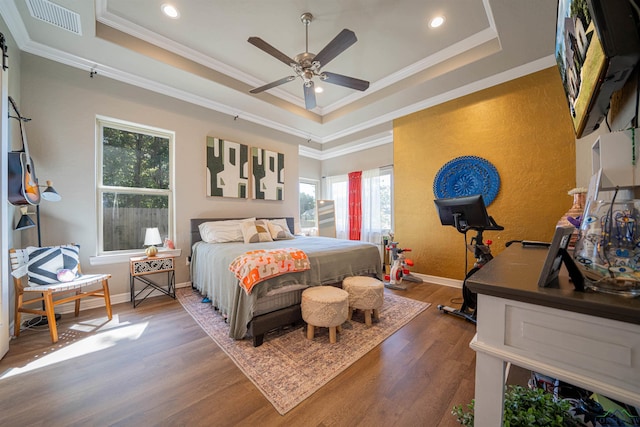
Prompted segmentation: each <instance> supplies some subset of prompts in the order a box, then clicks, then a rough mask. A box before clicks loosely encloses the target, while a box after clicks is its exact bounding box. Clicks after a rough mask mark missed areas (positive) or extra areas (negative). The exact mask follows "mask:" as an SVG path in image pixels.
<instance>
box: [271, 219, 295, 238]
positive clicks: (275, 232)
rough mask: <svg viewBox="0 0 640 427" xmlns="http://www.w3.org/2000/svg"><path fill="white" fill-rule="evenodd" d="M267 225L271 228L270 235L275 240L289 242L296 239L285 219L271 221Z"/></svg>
mask: <svg viewBox="0 0 640 427" xmlns="http://www.w3.org/2000/svg"><path fill="white" fill-rule="evenodd" d="M267 225H268V226H269V233H270V234H271V238H272V239H273V240H288V239H293V238H294V237H293V234H291V231H290V230H289V225H287V220H286V219H284V218H282V219H271V220H269V222H268V223H267Z"/></svg>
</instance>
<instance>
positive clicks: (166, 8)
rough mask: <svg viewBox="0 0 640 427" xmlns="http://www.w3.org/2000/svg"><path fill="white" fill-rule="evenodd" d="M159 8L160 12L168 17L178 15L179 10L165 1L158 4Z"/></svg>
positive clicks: (175, 17)
mask: <svg viewBox="0 0 640 427" xmlns="http://www.w3.org/2000/svg"><path fill="white" fill-rule="evenodd" d="M160 9H162V13H164V14H165V15H167V16H168V17H169V18H172V19H177V18H179V17H180V12H178V9H176V8H175V6H172V5H170V4H166V3H165V4H163V5H162V6H160Z"/></svg>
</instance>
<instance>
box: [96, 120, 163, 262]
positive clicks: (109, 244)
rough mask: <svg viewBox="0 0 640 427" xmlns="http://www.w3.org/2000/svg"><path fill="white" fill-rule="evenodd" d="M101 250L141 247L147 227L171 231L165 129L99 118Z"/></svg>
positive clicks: (98, 180) (99, 220) (99, 228)
mask: <svg viewBox="0 0 640 427" xmlns="http://www.w3.org/2000/svg"><path fill="white" fill-rule="evenodd" d="M97 125H98V126H97V128H98V129H97V132H98V150H97V151H98V156H97V157H98V165H97V171H98V177H97V203H98V235H99V238H98V241H99V253H101V254H106V253H114V252H124V251H134V250H138V249H141V248H142V247H143V243H144V236H145V231H146V229H147V228H149V227H158V229H159V230H160V235H161V236H162V237H163V238H165V237H169V238H170V237H171V236H172V233H173V227H172V221H173V192H172V188H173V145H174V133H173V132H171V131H168V130H163V129H157V128H152V127H149V126H144V125H138V124H134V123H128V122H124V121H119V120H113V119H107V118H101V117H99V118H98V120H97Z"/></svg>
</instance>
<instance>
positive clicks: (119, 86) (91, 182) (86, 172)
mask: <svg viewBox="0 0 640 427" xmlns="http://www.w3.org/2000/svg"><path fill="white" fill-rule="evenodd" d="M21 74H22V82H21V94H22V109H23V110H24V113H23V114H25V115H28V116H29V117H31V118H32V121H31V122H29V124H28V133H29V146H30V149H31V155H32V157H33V158H34V162H35V166H36V171H37V176H38V178H39V180H40V182H44V180H52V181H53V183H54V186H55V188H56V190H57V191H58V192H59V193H60V194H61V195H62V197H63V199H62V201H60V202H57V203H51V202H46V201H44V202H42V204H41V214H42V241H43V245H51V244H61V243H67V242H76V243H79V244H80V245H81V248H82V250H81V263H82V265H83V271H85V272H88V273H90V272H109V273H111V274H112V275H113V279H112V281H111V293H112V295H114V296H115V295H118V294H123V293H125V292H128V286H129V276H128V263H120V264H110V265H101V266H96V267H93V266H90V265H89V262H88V258H89V257H90V256H95V255H96V249H97V209H96V192H95V185H96V164H95V163H96V160H95V159H96V115H102V116H107V117H111V118H116V119H121V120H127V121H130V122H134V123H140V124H144V125H149V126H155V127H159V128H162V129H168V130H172V131H175V133H176V140H175V226H176V235H175V236H174V241H175V243H176V247H177V248H181V249H182V256H181V258H180V259H178V262H177V272H176V282H177V283H183V282H187V281H189V271H188V267H187V265H186V257H187V255H188V254H189V252H190V248H189V219H190V218H192V217H202V216H208V217H216V216H218V217H235V216H238V217H242V216H258V215H259V216H280V215H282V216H285V215H286V216H294V217H297V216H298V145H297V144H298V142H299V138H293V137H291V136H290V135H286V134H283V133H280V132H276V131H273V130H271V129H267V128H264V127H262V126H258V125H255V124H252V123H249V122H245V121H243V120H241V119H239V120H234V119H233V117H231V116H227V115H224V114H220V113H216V112H214V111H211V110H208V109H205V108H201V107H198V106H195V105H192V104H189V103H186V102H182V101H179V100H176V99H173V98H170V97H167V96H164V95H159V94H156V93H153V92H150V91H147V90H144V89H140V88H136V87H133V86H130V85H127V84H123V83H120V82H117V81H114V80H111V79H108V78H106V77H102V76H100V75H98V76H97V77H94V78H90V77H89V73H88V72H87V71H82V70H79V69H75V68H71V67H68V66H65V65H62V64H58V63H55V62H52V61H49V60H46V59H43V58H40V57H37V56H34V55H30V54H25V53H23V56H22V71H21ZM207 136H216V137H220V138H225V139H229V140H232V141H236V142H240V143H244V144H248V145H250V146H258V147H262V148H265V149H268V150H272V151H276V152H280V153H284V155H285V162H286V164H285V200H284V201H280V202H276V201H257V200H239V199H230V198H221V197H206V183H205V177H206V174H205V168H206V158H205V142H206V137H207ZM23 236H26V237H27V238H28V239H30V242H31V244H33V243H34V242H35V235H34V234H33V232H32V233H31V234H30V233H29V231H26V232H23Z"/></svg>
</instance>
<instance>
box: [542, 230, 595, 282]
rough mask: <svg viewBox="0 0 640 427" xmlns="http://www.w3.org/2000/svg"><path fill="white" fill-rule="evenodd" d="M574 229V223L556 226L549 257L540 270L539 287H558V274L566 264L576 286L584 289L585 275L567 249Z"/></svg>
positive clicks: (548, 253)
mask: <svg viewBox="0 0 640 427" xmlns="http://www.w3.org/2000/svg"><path fill="white" fill-rule="evenodd" d="M574 230H575V227H574V226H572V225H570V226H557V227H556V230H555V232H554V234H553V239H552V240H551V245H550V246H549V252H547V257H546V259H545V261H544V264H543V266H542V270H541V271H540V277H539V278H538V287H540V288H548V287H557V284H558V283H557V279H558V275H559V273H560V269H561V267H562V265H563V264H564V265H565V266H566V268H567V271H568V272H569V277H570V278H571V281H572V282H573V285H574V288H575V289H576V290H579V291H583V290H584V277H583V276H582V273H581V272H580V270H579V269H578V266H577V265H576V263H575V262H574V261H573V257H572V256H571V255H570V254H569V252H568V251H567V247H568V246H569V242H570V241H571V234H572V233H573V232H574Z"/></svg>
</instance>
